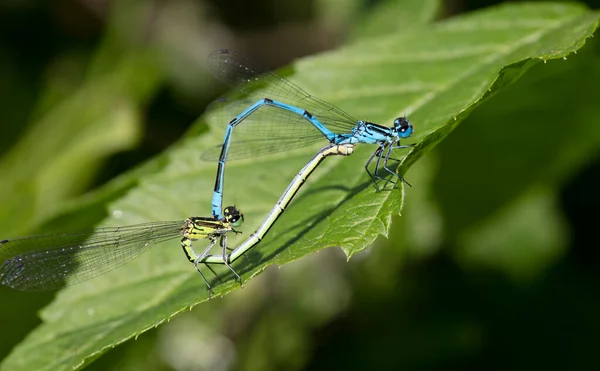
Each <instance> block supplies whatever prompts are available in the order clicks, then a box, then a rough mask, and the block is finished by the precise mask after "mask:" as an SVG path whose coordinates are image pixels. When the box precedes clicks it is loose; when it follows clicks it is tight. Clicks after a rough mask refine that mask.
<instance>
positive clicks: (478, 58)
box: [2, 4, 598, 370]
mask: <svg viewBox="0 0 600 371" xmlns="http://www.w3.org/2000/svg"><path fill="white" fill-rule="evenodd" d="M597 22H598V14H597V13H592V12H590V11H588V10H587V9H586V8H584V7H582V6H577V5H564V4H563V5H561V4H539V5H527V4H524V5H506V6H501V7H498V8H493V9H489V10H485V11H481V12H477V13H474V14H470V15H467V16H463V17H458V18H456V19H452V20H449V21H445V22H440V23H438V24H435V25H433V26H432V27H431V28H430V29H419V30H418V31H414V32H403V33H401V34H397V35H389V36H386V37H381V38H371V39H369V40H368V41H363V42H358V43H356V44H353V45H350V46H348V47H345V48H343V49H340V50H338V51H335V52H331V53H326V54H323V55H320V56H316V57H312V58H306V59H303V60H301V61H299V62H298V63H296V64H295V74H294V75H293V81H294V82H296V83H298V84H299V85H300V86H302V87H303V88H305V89H306V90H307V91H309V92H311V93H313V94H315V95H317V96H319V97H321V98H323V99H326V100H328V101H330V102H332V103H334V104H336V105H338V106H339V107H340V108H342V109H344V110H347V111H348V112H351V113H352V114H353V115H354V116H356V117H359V118H365V119H368V120H370V121H375V122H380V123H382V124H389V123H390V122H391V120H393V119H394V118H395V117H398V116H402V115H404V114H405V113H406V114H407V115H408V116H409V118H410V119H411V121H412V122H413V124H414V125H415V127H416V130H417V132H416V135H415V136H414V137H413V138H412V139H411V140H410V142H414V143H417V146H416V147H414V148H412V149H410V150H409V151H406V153H408V155H407V157H406V158H405V159H404V161H403V165H402V167H401V170H402V172H404V171H405V170H407V169H408V168H409V167H410V166H411V165H412V164H413V163H414V162H415V161H416V160H417V159H419V158H420V157H421V156H422V155H423V154H424V153H425V152H426V151H428V150H430V149H431V148H432V147H433V146H434V145H435V144H437V143H438V142H440V141H442V140H443V139H444V138H445V137H446V136H447V135H448V134H450V132H452V130H453V129H454V128H455V127H456V126H457V125H458V123H460V121H461V120H462V119H463V117H465V116H466V114H467V113H469V112H470V111H471V110H472V109H473V108H474V107H475V106H476V105H477V104H479V103H480V102H482V101H483V100H484V99H485V98H486V97H488V96H489V95H490V94H492V93H494V92H496V91H498V90H499V89H501V88H503V87H505V86H507V85H509V84H511V83H512V82H514V81H515V80H516V79H517V78H519V77H520V76H521V75H522V74H523V73H524V72H525V70H526V69H527V68H529V67H530V66H532V65H533V64H535V63H541V60H548V59H552V58H562V57H564V56H566V55H568V54H570V53H571V52H573V51H575V50H577V49H578V48H580V47H581V46H582V45H583V44H584V42H585V39H586V38H587V37H589V36H590V35H591V34H592V33H593V32H594V30H595V29H596V27H597ZM199 125H200V124H199ZM217 131H218V130H213V131H212V132H211V134H210V135H208V136H204V137H198V136H189V137H188V138H186V140H184V141H183V142H182V143H180V144H179V145H178V146H176V147H175V148H173V149H172V150H171V151H169V152H168V153H166V154H165V155H163V156H161V158H159V159H157V160H155V161H156V162H160V163H161V164H163V165H164V167H163V166H161V167H157V168H159V169H160V170H159V171H158V172H156V173H155V174H151V175H144V176H143V177H142V178H140V179H139V182H138V185H137V186H136V187H135V188H133V189H131V191H130V192H129V193H128V194H127V195H125V196H124V197H122V198H120V199H119V200H118V201H116V202H114V203H113V204H111V206H110V209H111V211H113V212H114V213H113V215H120V216H121V217H120V219H116V218H113V219H109V220H106V221H105V222H104V223H103V224H105V225H109V224H111V225H114V224H117V223H118V224H123V225H124V224H130V223H137V222H142V221H151V220H169V219H183V218H185V217H187V216H189V215H190V214H194V213H196V212H195V210H205V211H204V212H202V213H201V214H204V215H206V214H209V205H210V197H211V195H212V194H211V190H212V188H213V180H214V171H215V164H211V163H203V162H201V161H200V160H199V157H200V153H201V152H202V151H203V150H204V149H206V148H208V147H210V146H212V145H214V144H215V143H220V141H221V140H222V138H221V137H220V136H219V135H216V133H215V132H217ZM195 132H197V131H195ZM312 150H313V152H314V148H312ZM372 151H373V148H372V147H370V146H367V145H363V146H360V147H359V148H358V150H357V153H355V154H354V155H352V156H351V157H350V158H329V159H326V160H325V161H324V162H323V164H322V165H321V166H320V168H319V169H317V170H316V172H315V174H314V175H313V176H312V177H311V179H310V180H309V182H308V184H307V185H306V186H305V188H304V189H303V190H302V191H301V192H300V193H299V195H298V196H297V198H296V199H295V200H294V202H293V203H292V205H291V206H290V208H289V210H288V211H286V213H285V214H284V215H283V216H282V217H281V219H280V221H279V222H278V223H277V224H275V226H274V227H273V229H272V230H271V231H270V233H269V234H268V236H267V238H265V240H264V241H263V243H261V244H260V245H259V246H257V247H256V248H255V249H253V250H252V251H251V252H250V253H248V254H247V259H240V260H239V261H237V262H236V263H235V265H234V267H235V269H236V270H237V271H238V272H239V273H241V274H242V275H243V278H244V280H246V281H247V280H248V279H250V278H251V277H252V276H254V275H256V274H258V273H260V272H262V271H263V270H264V269H265V268H266V267H267V266H269V265H271V264H273V263H277V264H284V263H287V262H289V261H291V260H294V259H298V258H300V257H302V256H305V255H307V254H310V253H312V252H316V251H319V250H320V249H323V248H325V247H329V246H340V247H342V249H343V250H344V251H345V252H346V254H347V255H348V256H349V257H350V256H352V255H353V254H356V253H357V252H360V251H362V250H364V249H365V248H367V247H368V246H370V245H371V244H372V243H373V241H374V240H375V239H376V238H377V237H378V236H379V235H386V234H387V233H388V230H389V226H390V223H391V220H392V217H393V216H394V215H397V214H398V213H399V212H400V210H401V207H402V204H403V189H402V187H400V189H398V190H389V189H388V190H386V191H382V192H379V193H378V192H375V190H374V189H373V187H372V185H371V183H370V180H369V178H368V176H367V175H366V173H365V172H364V169H363V166H364V162H365V160H366V159H367V158H368V157H369V156H370V154H371V153H372ZM310 153H311V152H310V150H305V151H296V152H293V153H284V154H280V155H277V156H273V157H265V158H258V159H253V160H252V161H238V162H230V163H228V164H227V169H226V190H225V197H226V201H225V204H233V203H235V204H236V205H237V206H238V207H240V208H241V209H242V210H243V212H244V213H245V215H246V220H247V223H246V225H245V226H244V228H243V231H244V236H248V235H249V233H250V232H251V231H252V230H253V229H254V228H256V227H257V226H258V224H260V222H261V221H262V218H263V217H264V216H265V215H266V214H267V213H268V211H269V210H270V209H271V207H272V206H273V205H274V203H275V202H276V200H277V198H278V197H279V195H280V194H281V192H282V191H283V190H284V188H285V186H286V184H287V182H289V181H290V180H291V179H292V177H293V176H294V174H295V173H296V172H297V171H298V170H299V169H300V168H301V167H302V165H303V164H304V163H305V162H306V161H307V160H308V158H310V156H311V155H310ZM410 180H411V179H409V181H410ZM414 186H415V187H418V184H414ZM237 241H238V242H239V239H238V240H237ZM231 242H232V243H231V245H232V246H234V245H235V243H236V241H231ZM220 272H221V273H222V277H224V278H226V282H225V283H223V284H220V285H218V286H217V287H216V289H215V292H216V293H217V294H224V293H226V292H229V291H231V290H233V289H235V288H236V287H237V284H236V283H234V282H233V281H232V277H231V275H230V274H227V272H226V271H224V270H220ZM215 283H216V282H215ZM204 300H207V293H206V288H205V287H204V285H203V283H202V281H201V280H200V279H199V277H198V276H197V274H196V273H195V272H194V269H193V268H192V267H191V266H190V264H189V263H188V262H187V261H186V259H185V258H184V257H183V254H182V253H181V251H180V248H179V245H178V242H177V241H173V242H171V243H163V244H161V245H160V246H157V247H156V248H154V249H153V250H152V251H151V252H149V253H147V254H145V255H144V256H142V257H140V258H138V259H137V260H136V261H134V262H133V263H131V264H128V265H127V266H125V267H123V268H122V269H119V270H116V271H113V272H111V273H109V274H107V275H105V276H103V277H101V278H98V279H95V280H92V281H89V282H86V283H83V284H80V285H76V286H72V287H70V288H68V289H65V290H63V291H62V292H60V293H59V294H58V296H57V298H56V300H55V302H54V303H53V304H51V305H50V306H49V307H47V308H46V309H45V310H44V311H43V312H42V313H41V315H42V319H43V320H44V322H45V323H44V324H43V325H41V326H40V327H38V328H37V329H36V330H34V331H33V332H32V333H30V335H29V336H28V337H27V339H25V341H24V342H23V343H21V344H20V345H18V346H17V347H16V348H15V349H14V350H13V352H12V353H11V355H10V356H9V357H8V358H7V359H6V360H5V362H4V363H3V365H2V366H3V367H4V368H6V369H10V370H20V369H23V370H30V369H39V370H44V369H48V370H61V369H65V370H66V369H72V368H81V367H82V366H84V365H85V364H87V363H89V362H91V361H93V360H94V359H95V358H97V357H98V356H99V355H101V354H102V353H103V352H105V351H106V350H108V349H110V348H111V347H114V346H116V345H118V344H120V343H121V342H124V341H126V340H128V339H129V338H131V337H134V336H136V335H138V334H140V333H141V332H143V331H145V330H147V329H149V328H152V327H153V326H157V325H158V324H160V323H162V322H163V321H165V320H168V319H169V318H171V317H172V316H173V315H175V314H177V313H179V312H181V311H183V310H185V309H187V308H190V307H192V306H193V305H195V304H198V303H200V302H202V301H204ZM32 355H35V356H32Z"/></svg>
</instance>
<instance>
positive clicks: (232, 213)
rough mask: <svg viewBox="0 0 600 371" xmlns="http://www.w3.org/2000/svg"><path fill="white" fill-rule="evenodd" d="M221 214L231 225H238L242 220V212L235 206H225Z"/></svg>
mask: <svg viewBox="0 0 600 371" xmlns="http://www.w3.org/2000/svg"><path fill="white" fill-rule="evenodd" d="M223 216H224V219H225V221H226V222H227V223H230V224H231V225H232V226H233V227H239V226H240V225H242V223H243V222H244V214H242V213H241V212H240V211H239V210H238V209H237V208H236V207H235V206H227V207H226V208H225V209H223Z"/></svg>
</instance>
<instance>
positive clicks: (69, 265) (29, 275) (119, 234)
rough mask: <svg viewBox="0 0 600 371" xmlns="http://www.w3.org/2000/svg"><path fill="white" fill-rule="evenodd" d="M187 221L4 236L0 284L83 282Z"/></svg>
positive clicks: (38, 286)
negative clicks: (20, 236)
mask: <svg viewBox="0 0 600 371" xmlns="http://www.w3.org/2000/svg"><path fill="white" fill-rule="evenodd" d="M184 224H185V221H176V222H153V223H144V224H137V225H131V226H124V227H110V228H98V229H95V230H90V231H81V232H70V233H55V234H42V235H34V236H29V237H22V238H16V239H12V240H3V241H0V283H2V284H4V285H7V286H9V287H12V288H13V289H16V290H23V291H48V290H56V289H59V288H61V287H63V286H67V285H72V284H75V283H79V282H83V281H86V280H89V279H91V278H94V277H97V276H99V275H102V274H104V273H106V272H108V271H111V270H113V269H115V268H117V267H120V266H122V265H124V264H126V263H128V262H129V261H131V260H132V259H134V258H136V257H138V256H139V255H140V254H142V253H143V252H145V251H147V250H148V249H149V248H150V247H151V246H152V245H154V244H157V243H159V242H161V241H165V240H169V239H173V238H175V237H179V236H181V231H182V228H183V227H184Z"/></svg>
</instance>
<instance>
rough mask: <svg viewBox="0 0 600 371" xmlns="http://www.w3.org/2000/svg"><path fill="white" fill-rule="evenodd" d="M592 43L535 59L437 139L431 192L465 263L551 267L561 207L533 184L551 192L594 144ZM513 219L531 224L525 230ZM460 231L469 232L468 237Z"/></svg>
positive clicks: (598, 136) (598, 60)
mask: <svg viewBox="0 0 600 371" xmlns="http://www.w3.org/2000/svg"><path fill="white" fill-rule="evenodd" d="M598 44H599V43H598V42H596V41H595V40H594V42H593V43H591V45H590V46H589V47H586V48H585V49H584V50H583V52H582V53H578V54H579V55H578V56H577V57H576V58H568V59H567V60H566V61H563V60H557V61H550V62H548V63H547V64H540V65H538V66H536V67H535V68H532V70H531V71H530V72H529V73H528V74H527V75H526V76H525V77H524V78H523V79H522V80H521V81H519V83H518V84H515V85H513V86H511V87H510V88H507V89H506V90H504V91H502V92H501V93H499V94H498V95H496V96H494V97H493V98H492V99H490V101H489V102H488V103H487V104H485V105H482V106H481V107H479V108H477V109H476V110H475V111H474V112H473V113H472V114H471V115H470V116H469V117H468V118H467V119H466V120H465V122H464V123H463V125H461V127H460V128H459V129H458V130H456V132H455V133H454V134H453V135H452V137H451V138H448V140H446V141H445V142H444V143H443V144H442V145H440V146H439V147H438V149H439V158H440V164H439V168H440V171H439V173H438V176H437V177H436V179H435V182H434V193H435V197H436V199H437V200H438V202H439V207H440V209H441V212H442V214H443V218H444V220H445V224H446V225H445V228H446V229H447V234H448V235H449V238H450V240H453V239H455V238H458V239H459V241H458V244H459V248H458V253H459V257H461V258H464V257H468V258H467V259H466V260H465V262H466V263H468V264H471V265H473V264H476V263H483V264H484V265H486V266H489V265H490V263H491V262H495V263H496V264H495V267H497V268H499V269H502V270H503V271H505V272H507V273H509V274H510V275H512V276H513V277H514V276H516V277H517V278H519V277H523V278H525V277H526V276H533V275H535V274H536V273H538V272H539V271H540V269H542V268H546V267H549V266H550V265H551V264H552V263H553V262H554V261H555V259H556V258H557V257H558V255H557V253H558V252H559V251H561V250H562V249H564V247H565V246H564V243H565V239H564V237H563V234H564V229H565V228H566V227H565V226H563V225H562V224H561V222H560V220H561V217H560V216H559V215H558V211H557V210H555V208H554V207H550V206H549V205H548V204H549V203H550V202H551V201H549V200H542V199H539V198H540V197H542V196H541V195H538V196H534V195H532V194H538V193H539V189H540V188H542V189H545V190H547V192H546V193H545V195H546V196H544V197H555V194H556V193H557V192H558V190H559V188H560V187H561V186H562V185H563V184H564V183H565V182H567V181H568V180H569V178H570V177H571V176H572V174H574V173H575V172H576V171H578V169H580V168H582V167H584V166H586V164H587V163H588V162H589V161H590V158H593V157H594V155H595V154H597V153H598V148H599V147H600V127H599V126H598V124H597V123H598V121H599V120H600V113H599V111H598V109H597V102H598V100H600V93H599V91H598V89H597V86H598V85H599V84H600V68H599V66H600V53H598V51H595V50H594V49H593V47H597V46H598ZM467 148H468V150H466V149H467ZM473 169H477V172H476V174H475V175H474V174H473ZM526 193H528V196H526V195H525V194H526ZM548 193H550V194H548ZM524 197H526V199H525V200H524V199H523V198H524ZM515 199H516V202H518V204H514V203H515ZM519 205H520V206H519ZM527 205H529V206H530V207H531V208H532V210H529V211H527V210H526V209H527ZM511 210H512V213H511ZM542 217H543V218H545V220H542V219H541V218H542ZM511 220H512V221H511ZM507 223H509V224H507ZM515 223H522V224H523V225H524V227H527V228H529V229H530V231H529V234H528V237H527V238H525V236H524V235H523V233H518V226H517V225H515ZM544 225H545V226H544ZM515 228H517V229H515ZM465 230H466V231H467V232H465ZM494 231H495V232H494ZM501 231H505V234H504V235H501ZM542 231H546V232H542ZM521 232H522V231H521ZM464 233H467V234H468V235H471V237H469V238H467V239H466V240H465V235H464ZM476 236H480V237H479V238H482V237H481V236H487V238H488V240H487V244H479V245H478V244H476V243H474V241H479V242H481V240H477V238H478V237H476ZM551 236H553V238H551ZM468 241H471V242H468ZM463 242H468V243H467V244H466V245H463ZM493 246H495V247H496V248H493ZM500 246H504V247H503V248H500ZM514 250H518V253H517V252H515V251H514ZM509 261H510V263H509Z"/></svg>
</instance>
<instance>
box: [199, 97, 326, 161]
mask: <svg viewBox="0 0 600 371" xmlns="http://www.w3.org/2000/svg"><path fill="white" fill-rule="evenodd" d="M251 104H252V103H249V102H248V101H246V100H234V101H228V100H226V99H219V100H218V101H215V102H213V103H212V104H211V106H210V107H209V109H208V111H207V114H206V117H207V120H208V121H209V122H210V123H211V124H212V125H219V124H221V123H223V122H229V121H231V119H233V118H234V117H236V116H237V115H238V114H240V113H241V112H243V111H244V110H246V109H247V108H248V107H249V106H250V105H251ZM302 121H304V122H302ZM318 141H323V143H324V144H325V143H327V138H326V137H325V136H324V135H323V134H322V133H321V132H320V131H319V130H317V129H316V128H315V127H314V126H313V125H312V124H310V123H309V122H307V121H306V119H305V118H304V117H302V116H299V115H297V114H294V113H292V112H289V111H286V110H282V109H279V108H276V107H272V106H262V107H260V108H259V109H258V110H256V111H254V112H253V113H252V114H251V115H249V116H247V117H246V118H245V119H244V120H243V121H242V122H241V123H240V124H239V125H238V126H236V127H235V129H234V130H233V135H232V138H231V144H230V147H229V152H228V155H227V159H228V160H236V159H242V158H251V157H256V156H263V155H268V154H271V153H277V152H282V151H288V150H292V149H296V148H301V147H305V146H309V145H311V144H313V143H315V142H318ZM221 148H222V145H219V146H216V147H213V148H211V149H208V150H207V151H205V152H204V153H203V154H202V159H203V160H206V161H214V160H217V159H218V158H219V155H220V153H221Z"/></svg>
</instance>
